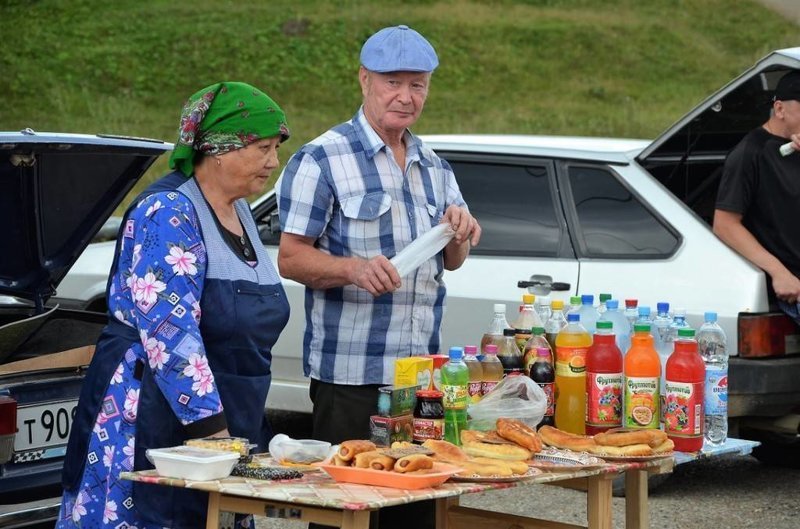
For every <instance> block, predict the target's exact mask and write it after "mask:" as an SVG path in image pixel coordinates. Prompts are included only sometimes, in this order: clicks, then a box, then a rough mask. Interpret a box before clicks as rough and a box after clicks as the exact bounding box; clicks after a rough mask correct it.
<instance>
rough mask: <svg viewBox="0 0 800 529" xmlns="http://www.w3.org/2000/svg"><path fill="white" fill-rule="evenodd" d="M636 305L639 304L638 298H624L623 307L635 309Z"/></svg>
mask: <svg viewBox="0 0 800 529" xmlns="http://www.w3.org/2000/svg"><path fill="white" fill-rule="evenodd" d="M637 306H639V300H638V299H626V300H625V308H626V309H635V308H636V307H637Z"/></svg>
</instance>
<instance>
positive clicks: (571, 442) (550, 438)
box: [539, 425, 597, 453]
mask: <svg viewBox="0 0 800 529" xmlns="http://www.w3.org/2000/svg"><path fill="white" fill-rule="evenodd" d="M539 437H541V438H542V441H543V442H544V443H545V444H547V445H548V446H555V447H556V448H564V449H567V450H573V451H575V452H590V453H595V451H596V450H597V443H596V442H595V440H594V439H593V438H592V437H590V436H588V435H577V434H574V433H569V432H565V431H564V430H559V429H558V428H554V427H553V426H546V425H545V426H541V427H540V428H539Z"/></svg>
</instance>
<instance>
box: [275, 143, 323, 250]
mask: <svg viewBox="0 0 800 529" xmlns="http://www.w3.org/2000/svg"><path fill="white" fill-rule="evenodd" d="M326 166H327V160H326V159H325V158H324V153H323V152H322V149H321V148H318V149H317V150H316V151H312V152H309V151H306V150H301V151H299V152H298V153H296V154H295V155H294V156H293V157H292V158H291V159H290V160H289V163H288V164H286V167H285V168H284V170H283V173H281V177H280V179H279V180H278V182H277V183H276V184H275V189H276V193H277V196H278V211H279V216H280V221H281V231H283V232H284V233H293V234H295V235H302V236H304V237H313V238H315V239H316V238H318V237H319V236H320V235H322V233H323V232H324V231H325V228H326V227H327V225H328V221H329V220H330V218H331V214H332V211H333V198H334V196H333V190H332V188H331V186H330V185H329V183H328V180H327V179H326V178H325V171H324V168H325V167H326Z"/></svg>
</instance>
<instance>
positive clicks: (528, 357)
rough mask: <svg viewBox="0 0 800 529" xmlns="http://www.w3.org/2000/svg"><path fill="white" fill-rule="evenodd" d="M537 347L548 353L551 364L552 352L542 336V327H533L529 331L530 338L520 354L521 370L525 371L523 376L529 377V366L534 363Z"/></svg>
mask: <svg viewBox="0 0 800 529" xmlns="http://www.w3.org/2000/svg"><path fill="white" fill-rule="evenodd" d="M539 347H544V348H545V349H547V350H548V351H550V363H551V364H552V363H553V351H552V349H550V343H549V342H548V341H547V338H545V336H544V328H543V327H534V328H533V329H531V337H530V339H529V340H528V341H527V342H526V343H525V348H524V351H523V353H522V365H523V369H524V370H525V375H526V376H530V374H531V365H533V363H534V362H536V359H537V356H538V354H539V353H538V351H537V349H538V348H539Z"/></svg>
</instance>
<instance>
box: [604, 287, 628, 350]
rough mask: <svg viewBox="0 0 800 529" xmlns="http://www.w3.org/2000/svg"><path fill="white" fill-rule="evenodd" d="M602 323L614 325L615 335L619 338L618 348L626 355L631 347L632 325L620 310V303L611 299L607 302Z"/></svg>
mask: <svg viewBox="0 0 800 529" xmlns="http://www.w3.org/2000/svg"><path fill="white" fill-rule="evenodd" d="M600 321H610V322H611V323H612V324H613V329H614V335H615V336H616V337H617V347H619V350H620V352H621V353H622V354H623V355H624V354H625V353H626V352H627V351H628V349H630V347H631V324H630V322H629V321H628V318H626V317H625V314H624V313H623V312H622V311H621V310H620V308H619V301H618V300H616V299H609V300H608V301H606V311H605V312H604V313H603V315H602V316H600V319H599V320H598V322H600Z"/></svg>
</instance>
